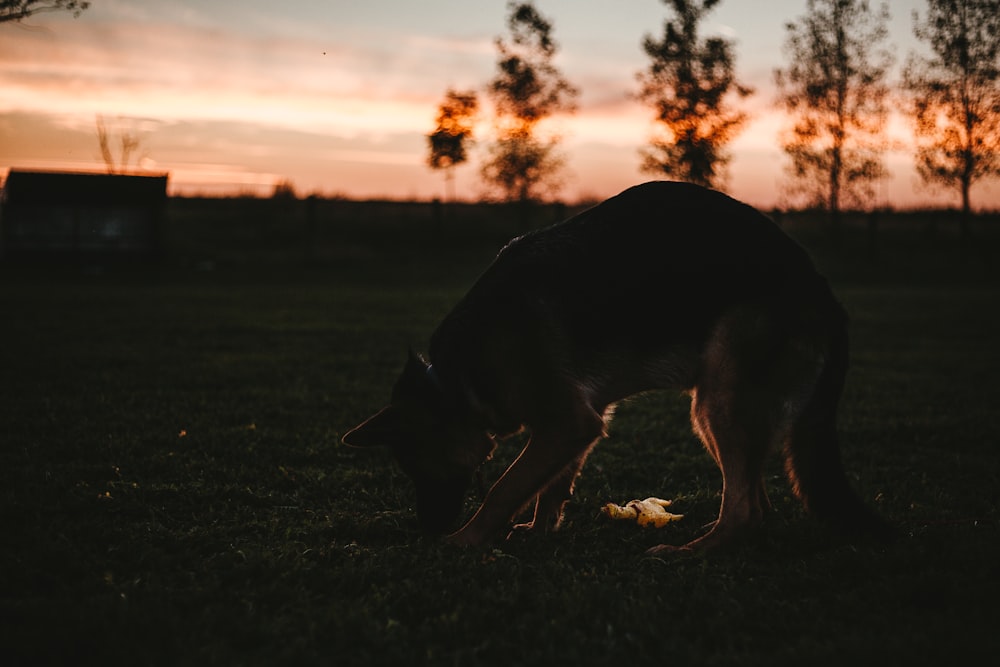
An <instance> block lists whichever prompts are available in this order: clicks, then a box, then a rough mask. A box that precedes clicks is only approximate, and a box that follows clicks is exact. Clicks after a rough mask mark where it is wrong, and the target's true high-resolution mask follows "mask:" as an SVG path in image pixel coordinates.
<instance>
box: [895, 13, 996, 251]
mask: <svg viewBox="0 0 1000 667" xmlns="http://www.w3.org/2000/svg"><path fill="white" fill-rule="evenodd" d="M913 24H914V25H913V31H914V34H916V36H917V38H919V39H920V40H921V41H923V42H926V43H927V44H928V45H929V46H930V50H931V55H930V56H929V57H922V56H919V55H917V54H911V55H910V57H909V59H908V61H907V64H906V68H905V70H904V73H903V81H904V87H905V88H906V90H907V92H908V93H909V94H910V108H909V111H910V114H911V117H912V119H913V122H914V134H915V138H916V143H917V154H916V162H917V172H918V173H919V174H920V177H921V179H922V180H923V181H924V182H925V183H928V184H932V185H933V184H938V185H943V186H945V187H950V188H955V189H957V190H959V192H960V193H961V195H962V217H961V228H962V234H963V237H964V238H966V239H968V237H969V235H970V229H969V217H970V212H971V203H970V199H969V190H970V189H971V188H972V185H973V183H975V182H976V181H978V180H981V179H984V178H989V177H995V176H998V175H1000V0H928V2H927V16H926V18H925V20H923V21H921V20H920V16H919V15H918V14H917V12H914V14H913Z"/></svg>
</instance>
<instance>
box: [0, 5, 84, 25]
mask: <svg viewBox="0 0 1000 667" xmlns="http://www.w3.org/2000/svg"><path fill="white" fill-rule="evenodd" d="M89 6H90V3H89V2H81V1H80V0H0V23H4V22H6V21H23V20H24V19H26V18H28V17H30V16H33V15H35V14H38V13H40V12H52V11H56V10H66V11H70V12H73V16H79V15H80V12H82V11H83V10H85V9H87V8H88V7H89Z"/></svg>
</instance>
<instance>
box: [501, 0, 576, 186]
mask: <svg viewBox="0 0 1000 667" xmlns="http://www.w3.org/2000/svg"><path fill="white" fill-rule="evenodd" d="M507 7H508V11H509V15H508V17H507V26H508V28H509V29H510V39H509V41H508V40H505V39H503V38H501V37H498V38H497V39H496V41H495V44H496V47H497V51H498V52H499V59H498V61H497V70H498V72H497V75H496V76H495V77H494V78H493V80H492V81H490V83H489V86H488V89H487V90H488V94H489V96H490V98H491V99H492V100H493V104H494V106H495V110H496V116H497V119H496V123H497V139H496V141H495V142H494V143H493V144H492V146H490V149H489V158H488V159H487V161H486V163H485V164H484V165H483V171H482V173H483V178H484V180H486V182H487V183H490V184H492V185H494V186H496V187H497V188H499V189H500V190H501V191H502V192H503V193H504V195H505V196H506V197H507V199H512V200H517V201H520V202H528V201H531V200H533V199H536V198H537V197H538V195H539V191H540V190H541V189H542V188H543V187H544V186H547V185H548V186H554V185H555V182H556V180H555V179H556V175H557V172H558V170H559V168H560V167H561V166H562V160H561V159H559V157H558V155H557V153H556V150H555V149H556V147H557V145H558V143H559V139H558V137H554V136H550V137H548V138H541V137H539V136H538V133H537V128H538V124H539V123H540V122H541V121H543V120H545V119H546V118H548V117H550V116H552V115H553V114H555V113H557V112H568V111H573V110H574V109H575V103H574V99H575V97H576V96H577V94H578V93H577V90H576V89H575V88H574V87H573V86H571V85H570V84H569V82H567V81H566V79H564V78H563V76H562V74H561V73H560V72H559V70H558V69H557V68H556V67H555V65H554V64H553V62H552V61H553V58H554V57H555V54H556V52H557V50H558V46H557V44H556V42H555V41H554V40H553V39H552V24H551V22H550V21H548V20H547V19H546V18H544V17H543V16H542V15H541V14H539V13H538V10H536V9H535V7H534V5H533V4H532V3H530V2H522V3H514V2H511V3H509V4H508V5H507Z"/></svg>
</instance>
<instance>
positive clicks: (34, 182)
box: [3, 169, 167, 206]
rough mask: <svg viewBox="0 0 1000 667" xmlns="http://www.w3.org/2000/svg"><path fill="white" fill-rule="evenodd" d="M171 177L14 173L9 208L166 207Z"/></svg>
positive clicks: (7, 198) (7, 195)
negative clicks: (164, 202)
mask: <svg viewBox="0 0 1000 667" xmlns="http://www.w3.org/2000/svg"><path fill="white" fill-rule="evenodd" d="M166 197H167V176H166V175H165V174H163V175H156V176H138V175H132V174H128V175H124V174H93V173H89V174H88V173H74V172H59V171H22V170H19V169H11V170H10V173H9V174H8V175H7V182H6V183H5V184H4V192H3V199H4V203H5V204H8V205H19V204H55V205H62V206H67V205H91V206H93V205H98V206H99V205H108V204H117V205H122V204H125V205H128V204H134V205H142V206H149V205H152V204H158V203H162V202H163V201H164V200H165V199H166Z"/></svg>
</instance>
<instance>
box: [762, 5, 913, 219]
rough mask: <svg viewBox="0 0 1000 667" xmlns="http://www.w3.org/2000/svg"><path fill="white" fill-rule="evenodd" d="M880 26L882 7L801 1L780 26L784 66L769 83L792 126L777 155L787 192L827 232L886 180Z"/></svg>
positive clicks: (884, 60) (884, 56)
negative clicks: (820, 213)
mask: <svg viewBox="0 0 1000 667" xmlns="http://www.w3.org/2000/svg"><path fill="white" fill-rule="evenodd" d="M888 21H889V9H888V5H887V4H885V3H883V4H882V5H881V6H880V8H879V10H878V11H877V12H873V11H872V10H871V8H870V7H869V4H868V2H867V0H807V3H806V13H805V15H804V16H802V17H801V18H799V19H798V20H797V21H796V22H792V23H788V24H786V26H785V29H786V33H787V34H786V41H785V45H784V46H785V54H786V58H787V61H788V67H787V68H786V69H784V70H781V69H779V70H776V71H775V82H776V83H777V86H778V91H779V92H778V106H779V107H780V108H783V109H784V110H785V111H786V112H788V114H789V115H790V116H791V119H792V123H793V124H792V127H791V129H790V131H789V132H788V134H787V136H786V137H785V138H784V140H783V146H782V148H783V149H784V151H785V153H786V154H787V156H788V157H789V158H790V160H791V168H790V175H791V177H792V183H793V187H794V188H796V191H797V193H798V194H801V195H803V196H804V197H805V199H806V202H807V203H809V204H811V205H820V206H825V208H826V209H827V210H828V211H829V212H830V221H831V223H832V225H833V227H835V228H836V227H837V226H838V223H839V221H840V212H841V210H842V208H843V207H844V206H845V205H847V206H863V205H865V204H866V203H868V202H870V201H871V199H872V198H873V197H874V194H875V188H874V185H875V184H876V183H877V182H878V181H879V180H880V179H882V178H884V177H885V175H886V169H885V166H884V159H883V156H884V153H885V150H886V147H887V143H888V142H887V140H886V138H885V124H886V118H887V115H888V105H887V97H888V94H889V88H888V85H887V84H886V76H887V73H888V70H889V68H890V67H891V65H892V62H893V56H892V54H891V52H890V51H889V50H888V48H886V47H885V46H883V44H884V42H885V40H886V38H887V35H888V32H887V28H886V25H887V23H888Z"/></svg>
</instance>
